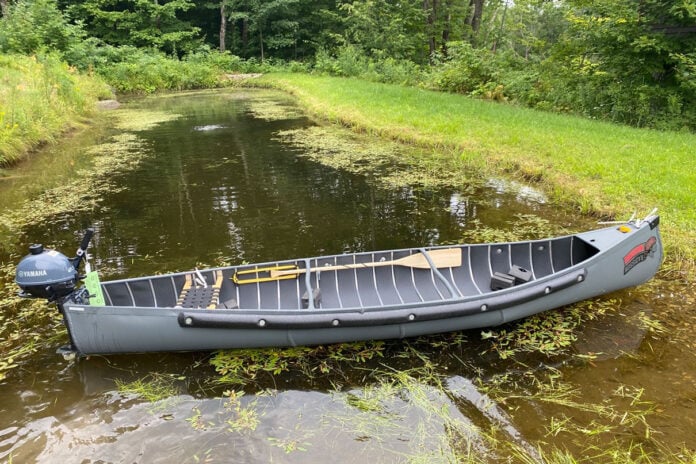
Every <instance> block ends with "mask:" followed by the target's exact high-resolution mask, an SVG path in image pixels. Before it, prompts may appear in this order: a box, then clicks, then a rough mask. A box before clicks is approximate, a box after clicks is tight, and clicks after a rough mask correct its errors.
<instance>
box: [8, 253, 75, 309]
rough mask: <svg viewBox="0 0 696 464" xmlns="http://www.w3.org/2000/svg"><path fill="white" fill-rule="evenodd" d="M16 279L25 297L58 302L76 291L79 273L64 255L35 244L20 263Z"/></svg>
mask: <svg viewBox="0 0 696 464" xmlns="http://www.w3.org/2000/svg"><path fill="white" fill-rule="evenodd" d="M15 282H17V285H19V287H20V288H21V289H22V293H21V294H20V295H21V296H25V297H33V298H46V299H48V300H50V301H55V300H57V299H58V298H61V297H64V296H66V295H69V294H70V293H72V292H73V291H74V290H75V287H76V286H77V283H78V273H77V269H76V267H75V264H74V262H73V261H71V260H70V259H68V258H67V257H66V256H65V255H64V254H62V253H59V252H57V251H55V250H44V248H43V246H42V245H39V244H35V245H32V246H30V247H29V254H28V255H27V256H25V257H24V258H22V260H21V261H20V262H19V264H18V265H17V272H16V274H15Z"/></svg>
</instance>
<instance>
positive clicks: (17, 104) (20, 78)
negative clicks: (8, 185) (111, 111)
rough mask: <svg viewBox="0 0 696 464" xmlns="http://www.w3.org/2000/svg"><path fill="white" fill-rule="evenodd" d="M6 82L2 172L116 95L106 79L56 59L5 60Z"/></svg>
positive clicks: (0, 128) (0, 112)
mask: <svg viewBox="0 0 696 464" xmlns="http://www.w3.org/2000/svg"><path fill="white" fill-rule="evenodd" d="M0 76H2V77H1V78H0V166H2V165H5V164H9V163H11V162H13V161H16V160H17V159H19V158H20V157H21V156H22V155H23V154H25V153H26V152H27V151H28V150H30V149H32V148H33V147H36V146H37V145H38V144H40V143H42V142H45V141H50V140H51V139H52V138H53V137H55V135H56V134H57V133H59V132H61V131H62V130H65V129H67V128H69V127H70V126H72V125H75V124H77V123H78V122H79V120H80V119H81V118H83V117H85V116H87V115H89V114H90V113H91V112H92V111H93V110H94V104H95V102H96V101H97V99H98V98H103V97H108V96H110V94H111V93H110V90H109V89H108V88H107V87H106V85H105V84H104V82H103V81H102V80H101V79H99V78H96V77H90V76H85V75H82V74H80V73H78V72H77V71H76V70H75V69H74V68H71V67H69V66H68V65H66V64H65V63H63V62H62V61H61V60H60V59H59V57H58V56H56V55H52V54H49V55H45V54H37V55H34V56H31V57H27V56H21V55H10V54H0Z"/></svg>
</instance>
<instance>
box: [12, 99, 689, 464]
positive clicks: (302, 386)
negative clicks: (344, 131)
mask: <svg viewBox="0 0 696 464" xmlns="http://www.w3.org/2000/svg"><path fill="white" fill-rule="evenodd" d="M269 106H270V107H274V108H275V107H280V108H285V109H288V108H290V109H292V108H293V107H292V102H291V101H290V100H288V99H287V97H284V96H283V95H281V94H276V93H270V92H265V91H228V92H215V93H212V92H203V93H193V94H182V95H177V96H167V97H159V98H149V99H143V100H136V101H132V102H129V103H128V104H127V107H128V108H131V109H147V110H158V111H165V112H170V113H176V114H179V115H181V116H180V117H179V118H178V119H175V120H173V121H169V122H165V123H162V124H159V125H157V126H155V127H154V128H152V129H150V130H147V131H142V132H138V137H139V138H140V139H141V141H142V143H143V146H144V147H145V148H144V153H145V155H144V156H143V158H142V161H141V163H140V164H139V165H137V166H136V167H135V168H134V169H132V170H129V171H126V172H121V173H119V174H118V177H117V178H116V179H115V180H116V182H117V183H118V185H120V186H124V187H125V188H124V189H123V190H120V191H117V192H113V193H106V194H105V195H104V197H103V201H102V202H101V203H100V205H99V206H98V207H96V208H95V209H94V210H93V211H92V212H91V213H89V214H85V213H80V214H75V215H61V216H60V217H59V218H56V221H55V222H54V223H52V224H50V225H45V226H41V227H33V228H30V229H28V230H25V231H14V233H15V234H17V235H18V236H19V237H20V239H19V240H18V241H19V242H22V243H23V245H22V247H21V248H20V247H19V246H17V247H15V248H12V249H9V250H5V251H3V252H2V253H3V257H6V256H7V255H8V254H10V253H13V254H23V253H24V245H26V244H27V243H29V242H43V243H46V244H52V245H53V246H56V247H58V248H60V249H62V251H63V252H65V253H66V254H71V253H72V252H73V250H74V248H75V246H76V245H77V237H79V231H81V230H83V229H84V228H85V227H86V226H87V225H90V224H91V225H93V226H95V227H96V229H97V235H96V239H95V241H94V243H93V249H92V251H91V252H92V254H93V255H94V262H95V264H96V266H97V268H98V269H99V270H100V273H101V274H102V278H116V277H127V276H137V275H143V274H152V273H158V272H165V271H172V270H182V269H190V268H192V267H194V266H196V265H200V264H201V263H204V264H215V263H220V262H230V263H239V262H242V261H247V262H255V261H267V260H275V259H283V258H292V257H300V256H313V255H320V254H329V253H339V252H342V251H367V250H376V249H388V248H398V247H410V246H419V245H424V244H443V243H452V242H456V241H459V240H461V237H462V234H463V233H464V232H465V231H467V230H469V229H470V228H471V227H472V224H473V223H472V221H474V220H476V221H480V223H482V224H483V225H486V226H489V227H496V228H503V229H506V228H511V227H514V226H513V225H511V223H510V222H509V221H510V220H511V219H513V218H514V215H515V214H533V215H536V216H539V217H542V218H545V219H548V220H549V221H551V222H552V223H553V224H555V225H562V226H566V227H568V228H570V229H574V230H579V229H582V228H585V227H591V222H589V221H588V220H584V221H582V222H579V221H578V219H577V218H574V217H573V216H572V215H570V214H568V212H565V211H559V210H558V208H556V207H554V206H553V205H548V204H546V202H545V201H544V200H543V197H540V196H539V195H536V194H534V193H533V192H532V193H530V192H529V190H527V189H524V188H519V187H515V186H510V185H507V184H505V183H501V182H489V183H488V184H487V185H486V186H483V187H481V186H477V187H476V188H474V189H473V192H474V193H471V192H472V188H471V186H457V187H452V188H443V189H438V190H427V189H420V188H414V187H412V186H404V187H402V188H393V189H386V188H384V187H380V186H379V184H378V183H377V182H375V181H374V178H373V177H374V176H372V175H355V174H350V173H347V172H344V171H337V170H335V169H332V168H329V167H326V166H324V165H322V164H319V163H316V162H312V161H309V160H306V159H304V158H302V157H301V156H299V155H300V154H301V153H300V152H299V151H298V149H297V148H294V147H292V146H289V145H287V144H285V143H283V142H281V141H279V139H278V138H277V137H275V134H276V133H277V132H278V131H281V130H288V129H298V128H304V127H309V126H311V125H313V124H314V123H313V122H312V121H310V120H309V119H307V118H305V117H302V116H300V115H298V114H297V110H296V109H294V110H293V111H289V112H287V114H286V115H285V116H283V115H282V114H281V115H280V116H278V115H277V114H276V115H275V116H274V117H264V116H263V113H262V112H260V111H259V108H268V107H269ZM117 133H119V130H117V129H114V128H111V127H108V124H100V125H98V127H96V128H94V129H92V130H90V131H88V132H86V133H84V134H80V135H79V136H76V137H73V138H71V139H70V140H69V141H66V144H64V145H61V146H59V147H56V148H52V149H51V150H49V151H47V152H45V153H42V154H40V155H38V156H36V157H35V158H34V159H33V160H31V161H30V162H28V163H26V164H25V165H23V166H21V167H20V168H18V169H17V170H16V171H15V173H16V175H15V177H14V178H12V179H6V180H3V181H0V194H1V195H2V200H0V206H1V207H2V208H3V209H11V208H13V207H14V206H15V205H16V204H17V203H18V202H19V201H20V200H21V199H22V198H25V197H27V196H31V195H33V194H35V193H36V192H37V191H38V190H40V189H42V188H46V186H47V185H51V184H52V183H53V184H56V183H60V182H61V180H60V179H61V178H62V179H67V178H69V177H70V176H71V175H72V173H74V172H75V171H76V170H77V169H79V168H80V167H83V166H88V165H89V156H87V155H86V154H85V153H86V152H87V150H88V148H89V147H90V146H92V145H94V144H97V143H101V142H103V141H105V140H108V137H110V136H112V135H114V134H117ZM366 143H370V142H369V141H367V142H366ZM375 143H377V142H376V141H375ZM378 174H379V173H375V174H374V175H378ZM5 259H7V258H5ZM694 293H696V292H695V291H694V288H693V284H690V283H689V282H681V281H680V280H678V279H677V280H676V281H675V282H672V283H666V282H663V283H661V284H660V285H654V286H653V287H651V288H650V289H649V290H644V289H643V290H640V291H631V292H624V293H621V294H619V295H613V296H612V297H613V298H615V299H621V300H622V304H621V305H620V310H617V311H613V312H610V313H609V314H607V315H606V316H603V317H600V318H599V319H598V320H595V321H592V322H591V323H589V324H587V325H586V327H585V328H584V329H583V331H582V332H581V333H580V334H579V337H578V340H577V341H576V342H575V344H574V346H573V349H572V351H573V353H574V354H575V355H580V356H574V355H567V356H562V357H556V358H553V359H548V358H543V359H542V358H539V357H537V356H535V355H519V356H516V357H515V358H514V359H505V360H503V359H500V356H498V355H497V354H496V353H494V352H493V351H492V350H491V344H490V342H489V341H485V340H482V339H481V335H480V331H479V332H472V333H465V334H460V335H461V336H460V337H459V338H457V340H456V342H455V341H453V339H452V337H451V336H449V337H433V338H430V339H426V340H421V341H418V342H417V341H409V342H389V343H388V344H387V346H386V348H385V351H384V353H385V356H384V357H383V358H379V359H377V360H373V361H371V362H367V363H365V364H349V363H346V364H342V365H338V366H336V365H332V366H333V369H332V370H330V371H329V372H328V373H322V372H312V373H307V372H302V371H301V370H297V369H296V370H291V372H290V373H283V374H280V375H276V376H272V375H270V374H267V375H264V376H261V377H260V378H258V379H257V380H256V381H255V382H254V383H253V384H252V385H247V386H244V387H237V389H238V390H242V389H244V390H245V391H246V393H245V394H243V395H242V396H241V397H240V399H239V401H238V402H237V403H235V404H232V402H230V401H229V399H228V398H227V397H226V396H225V395H224V394H223V393H224V391H225V390H226V389H230V388H232V389H233V390H234V389H235V388H234V387H229V386H228V387H221V386H217V385H215V384H214V380H215V378H216V374H215V372H214V370H213V368H212V367H211V366H210V365H209V364H208V359H209V357H210V354H206V353H192V354H156V355H136V356H128V357H126V356H113V357H104V358H102V357H92V358H90V359H87V360H80V361H79V362H67V361H64V360H63V359H62V358H60V357H58V356H57V355H55V353H54V349H55V346H50V347H46V348H44V349H41V350H40V351H39V352H38V353H37V354H36V355H34V356H33V358H32V359H31V360H30V361H28V362H26V363H24V364H23V365H22V366H20V367H19V368H18V369H15V370H14V371H12V372H11V373H10V374H9V375H8V378H7V379H6V380H5V381H3V382H1V383H0V398H1V399H2V400H1V402H0V461H2V460H4V461H11V462H15V463H16V462H46V463H48V462H64V463H72V462H75V463H97V462H119V463H121V462H123V463H131V462H139V463H151V462H326V461H329V460H330V461H334V462H360V461H364V460H365V459H370V460H372V461H374V462H408V461H409V460H411V461H418V460H421V461H426V462H438V461H443V462H444V461H447V460H448V458H449V456H451V455H452V453H459V454H460V455H461V454H466V453H465V450H466V449H467V447H471V448H472V449H473V450H474V454H476V455H480V456H487V457H488V458H490V459H494V458H500V459H503V458H504V456H505V453H502V452H500V451H499V450H496V449H495V446H493V445H491V444H490V443H489V442H487V441H486V440H485V439H484V438H482V434H480V433H478V432H477V430H484V431H485V430H489V431H490V430H491V429H496V430H498V433H497V434H498V437H499V439H502V440H508V441H512V442H515V443H517V444H518V445H519V446H520V447H521V448H522V449H526V450H527V452H528V453H529V455H531V456H535V454H534V453H535V452H534V451H533V446H532V445H530V443H531V444H533V443H535V442H536V441H537V440H543V441H545V442H550V443H557V444H558V446H559V447H561V448H564V447H566V448H569V449H571V450H573V449H575V450H581V449H584V447H583V442H584V439H585V438H586V437H585V436H584V435H583V433H585V432H583V431H581V430H578V429H579V428H580V426H579V425H578V426H577V427H575V428H573V427H571V425H569V424H572V421H571V420H570V419H568V418H570V417H575V419H576V420H577V421H579V422H580V423H582V424H588V423H592V421H593V420H595V416H594V415H593V413H588V412H578V410H577V409H574V408H573V407H568V405H567V404H565V405H559V404H558V403H554V402H553V401H548V400H547V399H541V398H533V399H525V397H531V396H532V395H533V394H534V392H536V391H538V390H539V384H542V383H545V382H547V381H549V378H551V382H552V383H553V378H556V377H555V376H557V377H558V378H562V379H563V381H564V382H566V383H567V384H568V385H570V386H571V387H572V388H573V389H575V390H577V395H575V396H574V398H575V400H576V402H592V403H596V404H602V403H611V406H612V407H614V408H615V409H616V410H618V411H628V410H635V409H636V408H635V407H634V406H632V404H633V405H635V403H636V402H640V401H644V402H645V403H646V404H648V403H649V405H650V406H649V407H648V406H646V408H644V409H645V410H648V409H650V411H651V412H650V414H649V415H648V416H646V417H647V419H646V420H647V421H648V422H647V423H648V424H649V426H650V427H649V433H646V432H645V430H646V427H644V426H643V424H642V423H640V421H638V422H637V423H630V424H629V423H625V422H624V423H622V421H621V419H620V418H617V417H609V416H610V415H611V414H610V413H609V412H606V411H605V412H602V413H599V414H598V415H597V416H596V417H597V420H596V422H597V423H602V424H606V426H607V427H608V428H609V429H605V430H603V431H602V433H601V434H600V435H601V436H602V438H601V439H599V440H598V442H599V443H604V444H606V443H609V442H611V441H613V440H614V439H619V440H623V441H624V442H627V441H631V440H633V439H636V440H639V441H640V440H642V443H645V444H646V447H651V446H652V447H653V448H658V447H660V446H667V447H668V448H669V449H677V448H678V447H679V446H681V445H686V446H687V447H688V446H691V447H692V448H693V447H694V446H696V438H695V437H696V433H694V432H692V431H693V430H696V420H695V418H696V397H695V396H694V393H693V392H694V391H696V390H695V389H694V387H695V386H696V385H695V381H694V378H695V376H696V363H695V362H694V355H693V350H694V345H693V342H691V341H690V340H691V339H690V336H689V334H690V332H691V330H692V329H693V327H694V320H695V316H694V313H693V312H694V309H693V302H694V300H693V296H692V295H694ZM685 303H686V304H685ZM616 305H617V306H618V303H617V304H616ZM653 315H655V317H656V319H657V320H662V321H663V324H662V325H661V326H660V327H658V329H659V330H650V326H649V325H646V322H645V320H646V318H649V317H651V316H653ZM37 330H40V329H37ZM44 330H45V329H44ZM63 342H65V340H61V341H60V342H58V343H57V345H60V344H61V343H63ZM414 352H418V353H420V355H416V354H413V353H414ZM424 358H427V360H428V363H430V364H432V365H433V366H436V367H435V368H434V369H435V370H436V371H437V377H438V378H440V379H442V384H437V382H434V381H432V379H429V378H428V376H425V375H424V374H423V372H424V370H423V366H424V361H423V359H424ZM428 363H426V364H428ZM551 368H552V369H551ZM411 369H417V371H414V372H417V375H416V374H414V375H413V376H412V377H409V379H412V380H407V381H403V382H402V383H400V384H398V385H397V387H396V388H395V389H394V390H393V391H392V390H389V388H388V382H386V383H385V382H384V380H383V379H382V377H380V376H379V375H375V374H374V373H375V372H380V371H387V372H389V371H393V370H399V371H401V372H409V370H411ZM138 379H150V380H152V379H167V380H168V381H167V382H166V383H167V385H169V386H170V388H172V389H173V392H172V393H170V394H168V395H165V396H166V399H164V400H161V401H158V402H154V403H153V402H148V401H146V400H145V399H144V398H143V397H142V396H140V397H139V396H136V395H129V394H125V393H119V391H118V388H117V385H118V383H122V382H132V381H134V380H138ZM477 379H479V380H477ZM413 382H415V383H413ZM493 387H497V388H499V390H505V391H506V392H507V393H506V394H502V393H497V394H496V395H493V394H491V396H488V395H487V394H486V391H488V389H489V388H493ZM505 396H508V397H510V398H511V399H509V401H505V402H501V401H500V400H499V401H495V400H493V399H491V398H492V397H495V398H498V399H500V398H501V397H505ZM548 396H549V395H547V397H548ZM636 397H638V400H636ZM355 398H361V399H363V400H365V401H367V400H372V401H374V402H373V403H370V404H372V406H369V405H367V406H366V405H365V404H363V403H359V402H358V403H356V401H355V400H354V399H355ZM375 404H377V405H378V406H375ZM361 405H362V406H361ZM622 408H623V409H622ZM443 410H446V411H447V414H445V415H443V414H435V413H434V411H443ZM249 411H252V412H253V415H254V417H255V418H256V423H255V425H254V427H246V428H245V427H241V428H240V427H239V420H240V419H241V418H244V417H246V416H245V414H247V413H248V412H249ZM578 417H581V418H580V419H578ZM566 419H567V420H568V421H569V422H563V421H565V420H566ZM583 421H584V422H583ZM453 423H454V424H456V427H455V428H456V429H457V433H456V434H452V433H451V431H450V432H448V430H450V429H452V424H453ZM559 423H564V424H567V427H566V428H564V429H559V428H557V427H555V426H554V424H559ZM465 429H466V430H468V432H466V433H465V432H463V431H462V430H465ZM641 434H642V436H641ZM645 435H648V436H647V437H646V436H645ZM597 454H599V453H597Z"/></svg>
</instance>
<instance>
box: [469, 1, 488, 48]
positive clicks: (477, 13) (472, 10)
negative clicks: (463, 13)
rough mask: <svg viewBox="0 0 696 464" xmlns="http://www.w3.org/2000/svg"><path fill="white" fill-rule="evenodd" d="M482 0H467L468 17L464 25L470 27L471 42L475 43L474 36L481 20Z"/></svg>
mask: <svg viewBox="0 0 696 464" xmlns="http://www.w3.org/2000/svg"><path fill="white" fill-rule="evenodd" d="M483 2H484V0H469V16H468V17H467V19H466V23H467V24H468V25H469V26H470V27H471V42H472V43H473V42H475V40H476V35H478V31H479V29H480V28H481V18H483Z"/></svg>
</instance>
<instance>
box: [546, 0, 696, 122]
mask: <svg viewBox="0 0 696 464" xmlns="http://www.w3.org/2000/svg"><path fill="white" fill-rule="evenodd" d="M566 4H567V5H568V8H567V13H566V21H567V28H566V29H565V32H564V33H563V35H562V36H561V40H560V42H559V43H558V45H557V46H556V47H555V52H554V54H553V56H552V57H551V58H550V59H549V62H548V63H547V65H546V67H545V69H544V75H543V78H542V83H543V85H544V87H545V89H547V93H546V95H545V96H544V99H543V104H544V105H545V106H550V107H554V108H560V109H569V110H571V111H575V112H580V113H582V114H583V115H586V116H589V117H593V118H602V119H610V120H613V121H618V122H623V123H628V124H631V125H635V126H650V127H657V128H661V129H681V128H684V127H689V128H694V127H696V110H694V103H696V85H695V84H694V82H695V77H694V75H693V71H694V58H695V56H696V55H694V51H693V50H694V49H696V37H695V36H694V34H683V33H680V32H679V30H680V27H685V26H688V25H693V24H694V21H696V8H693V7H692V8H689V7H688V5H690V4H692V2H686V3H684V4H681V5H672V3H671V2H665V1H664V0H650V1H646V2H641V4H638V3H637V2H613V1H609V0H604V1H598V2H593V3H592V4H587V2H584V1H580V0H570V1H567V2H566ZM670 5H671V6H670ZM692 6H693V5H692Z"/></svg>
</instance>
